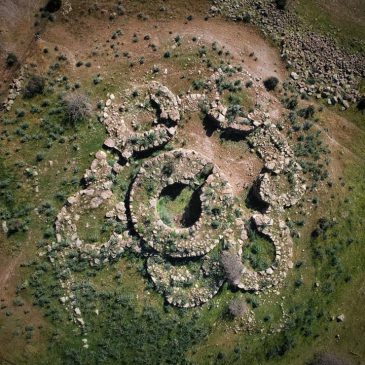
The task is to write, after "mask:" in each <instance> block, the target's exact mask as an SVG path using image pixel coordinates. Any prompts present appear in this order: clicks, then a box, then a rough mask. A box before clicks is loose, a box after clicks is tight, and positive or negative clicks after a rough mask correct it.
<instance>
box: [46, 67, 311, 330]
mask: <svg viewBox="0 0 365 365" xmlns="http://www.w3.org/2000/svg"><path fill="white" fill-rule="evenodd" d="M219 75H222V71H218V73H217V74H215V75H213V76H212V78H211V82H212V83H213V84H214V83H215V80H216V79H217V77H218V76H219ZM141 89H142V102H139V103H138V100H141V99H138V98H137V94H138V93H137V92H136V93H134V94H135V95H136V97H132V98H131V97H125V99H124V100H123V102H122V103H121V104H119V105H117V103H116V98H115V96H114V95H112V94H109V95H108V99H107V101H106V102H105V103H104V104H103V105H104V106H103V109H102V112H101V114H100V115H99V118H100V120H101V121H102V122H103V123H104V125H105V127H106V129H107V131H108V133H109V137H108V139H107V140H106V141H105V145H106V146H107V147H109V148H110V149H111V151H109V152H108V153H106V152H104V151H99V152H97V153H96V155H95V159H94V161H93V162H92V164H91V167H90V169H89V170H87V171H86V173H85V176H84V178H85V179H84V180H85V184H86V186H85V188H84V189H82V190H80V191H79V192H77V193H76V194H74V195H73V196H71V197H69V198H68V200H67V204H66V205H65V206H64V207H63V208H62V209H61V211H60V213H59V214H58V216H57V221H56V233H57V242H54V243H53V244H52V245H50V246H49V248H48V251H49V252H48V254H49V258H50V260H51V261H52V262H55V263H56V262H57V264H58V265H59V267H60V270H61V272H62V273H63V274H62V275H61V276H62V277H63V278H64V279H63V280H62V287H63V288H64V289H65V296H64V297H62V303H64V304H65V305H67V306H68V307H69V308H70V310H71V312H72V313H73V317H74V319H75V322H77V323H78V324H80V325H81V326H83V325H84V319H83V318H82V314H81V311H80V309H79V308H78V307H77V300H76V298H75V295H74V294H73V293H72V291H71V289H70V288H71V287H72V283H73V280H74V279H73V273H72V270H71V269H70V268H69V267H68V266H67V262H69V258H70V252H72V253H73V256H72V257H74V259H75V260H86V261H88V262H89V264H90V265H92V266H103V265H107V264H108V263H110V262H113V261H115V260H117V259H118V258H119V257H121V256H122V255H123V254H124V252H125V251H126V250H133V251H134V252H135V253H137V254H139V255H141V256H143V257H145V258H146V263H147V273H148V274H149V276H150V278H151V280H152V282H153V283H154V285H155V288H156V290H157V291H158V292H160V293H161V294H162V295H164V297H165V298H166V301H167V302H168V303H170V304H172V305H175V306H179V307H185V308H189V307H194V306H199V305H202V304H203V303H206V302H207V301H209V299H211V298H212V297H213V296H214V295H216V294H217V292H218V291H219V288H220V287H221V285H222V284H223V283H224V281H225V280H226V272H225V269H224V267H223V264H222V260H221V257H222V255H223V254H224V253H229V254H231V255H235V256H236V257H237V258H238V260H240V261H242V262H243V258H242V255H243V250H244V248H245V247H246V246H247V245H249V244H250V240H249V238H248V234H247V228H248V226H249V225H250V227H252V226H253V227H254V229H255V230H256V231H257V232H259V233H260V234H262V235H263V236H265V237H266V238H267V239H268V240H269V241H270V242H271V243H272V244H273V246H274V248H275V258H274V261H273V262H272V263H271V265H270V266H269V267H268V268H267V269H266V270H263V271H255V270H254V269H253V268H252V267H250V265H249V264H244V265H242V270H241V272H240V275H239V277H238V279H237V280H235V282H234V283H233V285H234V286H236V287H237V288H238V289H241V290H249V291H254V292H259V291H263V290H268V289H270V288H277V287H279V286H280V284H281V283H282V281H283V279H284V278H285V277H286V274H287V271H288V269H290V268H291V267H292V266H293V263H292V254H293V242H292V239H291V236H290V232H289V229H288V227H287V226H286V224H285V222H284V220H283V217H282V212H283V210H284V209H285V208H287V207H290V206H292V205H295V204H296V203H297V202H298V201H299V199H300V198H301V197H302V195H303V194H304V192H305V189H306V187H305V184H304V180H303V176H302V172H301V168H300V166H299V165H298V163H297V162H296V161H295V159H294V154H293V151H292V150H291V148H290V146H289V145H288V143H287V141H286V139H285V138H284V136H283V135H282V134H281V133H280V131H279V130H278V128H277V127H276V125H275V124H273V123H272V122H271V121H270V120H269V119H268V116H267V115H266V116H264V115H263V113H262V112H261V111H260V112H257V113H256V112H255V111H254V112H251V113H250V114H249V115H245V116H241V115H239V113H238V115H235V117H234V118H233V119H232V118H231V117H230V111H229V108H228V107H226V106H225V105H224V102H223V101H222V100H223V99H222V98H221V96H220V95H219V93H217V90H215V89H214V88H212V89H213V91H212V93H211V94H210V95H208V94H207V93H202V94H188V95H187V96H185V97H184V98H183V99H182V100H180V99H179V98H178V97H176V96H175V95H174V94H173V93H172V92H171V91H170V90H169V89H168V88H167V87H166V86H163V85H161V84H159V83H157V82H152V83H149V84H148V85H147V86H146V87H145V88H144V89H143V88H141ZM202 102H204V103H206V105H209V108H208V116H209V117H210V118H211V119H212V120H214V121H216V123H218V127H219V128H220V129H221V130H229V129H231V130H232V129H233V130H235V131H238V132H240V133H241V132H244V133H243V137H242V138H243V139H245V140H246V142H247V143H248V144H249V146H250V147H251V151H252V152H256V153H257V155H258V156H259V157H260V158H261V159H262V160H263V162H264V168H263V170H262V172H261V174H260V175H259V176H258V178H257V181H256V183H255V186H254V187H253V188H254V189H253V190H254V191H255V192H256V197H257V199H259V200H260V201H261V202H263V203H265V209H264V210H262V211H261V212H257V211H253V212H252V211H250V210H248V209H247V211H243V210H242V209H241V208H238V204H237V203H238V201H237V198H235V197H234V195H233V192H232V188H231V186H230V185H229V183H228V182H227V179H226V177H225V176H224V174H223V173H222V172H221V171H220V170H219V169H218V167H217V166H215V164H214V163H213V162H212V161H210V160H209V159H208V158H206V157H204V156H202V155H201V154H199V153H197V152H195V151H192V150H187V149H177V150H172V151H169V152H163V153H160V154H157V156H156V157H153V158H147V159H146V160H145V161H144V162H143V164H142V165H141V166H140V168H139V171H138V173H137V175H136V176H135V178H134V179H133V181H131V183H130V187H129V190H128V193H127V195H126V197H125V198H123V200H122V201H121V200H120V199H119V197H118V196H115V194H114V193H113V191H114V189H113V186H114V184H115V181H116V177H117V176H118V174H120V173H121V171H123V169H124V168H125V167H124V166H123V164H127V165H128V164H129V159H130V158H131V157H132V156H133V158H136V159H138V157H139V153H140V152H148V151H155V150H158V149H159V148H161V147H162V146H163V145H164V144H165V143H166V142H167V141H169V140H171V138H172V137H173V136H174V135H175V134H176V132H177V128H178V125H179V122H180V120H181V118H182V113H183V112H189V111H193V112H194V111H197V110H198V109H199V104H200V103H202ZM151 135H153V136H154V139H153V140H152V138H151ZM142 139H143V140H144V141H146V142H143V143H139V142H136V141H139V140H142ZM115 153H117V154H118V155H119V157H120V161H121V162H120V163H112V164H110V163H109V162H108V161H109V160H111V159H109V157H108V154H115ZM144 157H146V155H144ZM174 187H179V188H185V187H188V188H189V189H190V190H191V191H192V195H191V199H194V205H193V206H194V209H196V210H198V211H199V214H198V216H196V217H195V219H194V220H193V221H191V222H190V223H189V224H186V225H182V226H176V225H169V224H167V223H166V222H165V221H164V220H163V219H162V217H161V215H160V211H159V201H160V199H161V197H163V194H164V191H166V189H169V188H174ZM97 209H105V211H106V213H104V215H105V219H107V220H111V221H116V222H118V223H119V227H123V229H120V228H119V229H118V230H117V231H116V230H114V231H113V232H112V233H111V235H110V237H109V239H107V240H106V241H105V242H87V241H86V240H82V239H81V238H80V235H79V234H78V221H79V219H80V215H81V214H82V213H83V212H89V211H90V212H92V211H93V210H97ZM185 209H192V208H191V205H190V203H189V205H187V208H185ZM75 252H76V253H77V255H75Z"/></svg>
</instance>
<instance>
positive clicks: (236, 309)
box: [228, 299, 247, 318]
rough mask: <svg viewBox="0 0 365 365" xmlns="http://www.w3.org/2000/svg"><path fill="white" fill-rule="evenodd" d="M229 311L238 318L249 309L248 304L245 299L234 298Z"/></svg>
mask: <svg viewBox="0 0 365 365" xmlns="http://www.w3.org/2000/svg"><path fill="white" fill-rule="evenodd" d="M228 309H229V313H230V314H231V315H232V316H233V317H236V318H240V317H243V315H244V314H245V313H246V311H247V304H246V302H245V301H244V300H243V299H233V300H232V301H231V302H230V303H229V306H228Z"/></svg>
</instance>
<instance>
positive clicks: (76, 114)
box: [63, 92, 91, 123]
mask: <svg viewBox="0 0 365 365" xmlns="http://www.w3.org/2000/svg"><path fill="white" fill-rule="evenodd" d="M63 102H64V104H65V109H66V114H67V117H68V120H69V121H71V122H72V123H74V122H77V121H80V120H83V119H85V118H87V117H89V116H90V113H91V104H90V103H89V99H88V97H87V96H86V95H84V94H82V93H80V92H73V93H70V94H68V95H66V96H65V97H64V98H63Z"/></svg>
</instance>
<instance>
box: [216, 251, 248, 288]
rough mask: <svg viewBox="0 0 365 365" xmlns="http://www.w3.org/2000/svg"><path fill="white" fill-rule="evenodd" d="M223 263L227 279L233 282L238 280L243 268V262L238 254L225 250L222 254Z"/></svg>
mask: <svg viewBox="0 0 365 365" xmlns="http://www.w3.org/2000/svg"><path fill="white" fill-rule="evenodd" d="M221 263H222V266H223V269H224V271H225V275H226V278H227V280H228V281H229V282H230V283H231V284H234V283H235V282H237V281H238V280H239V279H240V277H241V273H242V270H243V264H242V262H241V260H240V258H239V257H238V256H237V255H234V254H231V253H229V252H224V253H222V255H221Z"/></svg>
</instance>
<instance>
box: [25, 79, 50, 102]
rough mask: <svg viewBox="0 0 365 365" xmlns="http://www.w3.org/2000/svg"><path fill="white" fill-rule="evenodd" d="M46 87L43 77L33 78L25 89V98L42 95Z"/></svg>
mask: <svg viewBox="0 0 365 365" xmlns="http://www.w3.org/2000/svg"><path fill="white" fill-rule="evenodd" d="M44 86H45V80H44V78H43V77H41V76H37V75H34V76H32V77H31V78H30V79H29V81H28V83H27V85H26V86H25V89H24V97H26V98H32V97H34V96H35V95H38V94H42V93H43V90H44Z"/></svg>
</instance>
